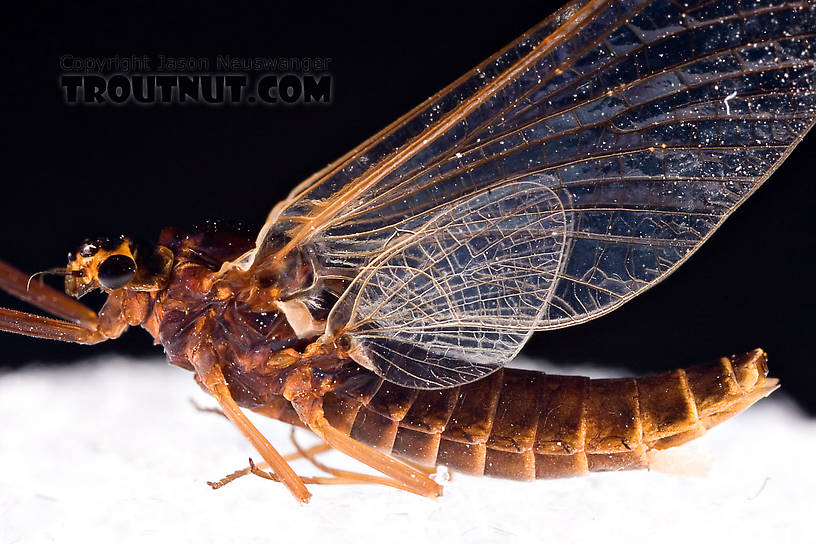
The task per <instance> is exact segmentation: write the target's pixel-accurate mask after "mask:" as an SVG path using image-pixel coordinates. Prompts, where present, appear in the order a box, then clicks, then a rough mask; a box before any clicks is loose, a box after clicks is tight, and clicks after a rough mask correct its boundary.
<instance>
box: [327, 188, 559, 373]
mask: <svg viewBox="0 0 816 544" xmlns="http://www.w3.org/2000/svg"><path fill="white" fill-rule="evenodd" d="M566 221H567V218H566V215H565V213H564V209H563V208H562V205H561V201H560V200H559V199H558V197H557V196H556V195H555V193H553V192H552V191H551V190H550V189H548V188H547V187H546V186H544V185H542V184H540V183H537V182H536V181H535V180H530V181H528V182H514V183H508V184H505V185H502V186H499V187H496V188H493V189H490V190H484V191H481V192H479V193H477V194H475V195H473V196H471V197H470V198H467V199H464V200H462V201H461V202H459V203H457V204H455V205H452V206H449V207H448V208H446V209H445V210H444V211H443V212H441V213H439V214H438V215H436V216H435V217H433V218H432V219H430V220H429V221H426V222H425V223H423V224H422V225H421V226H420V227H419V228H418V229H417V230H416V231H414V232H404V233H401V234H400V235H399V236H398V237H396V238H395V239H394V240H393V241H392V243H391V244H390V245H389V248H388V249H387V250H386V251H385V252H383V254H382V255H381V256H380V257H379V258H377V259H375V260H374V261H373V262H372V263H371V264H370V265H369V266H368V267H366V269H364V270H363V271H362V272H361V273H360V274H359V275H358V276H357V278H356V279H355V280H354V282H353V283H352V284H351V286H350V287H349V288H348V289H347V290H346V291H345V293H344V294H343V296H342V297H341V298H340V300H339V301H338V302H337V304H336V305H335V307H334V310H333V311H332V313H331V315H330V318H329V323H328V327H327V331H328V332H329V334H330V335H332V336H338V335H346V336H347V337H350V338H351V339H352V340H353V342H354V344H355V345H354V350H353V351H355V352H356V356H357V359H358V360H359V362H361V363H362V364H364V365H365V366H367V367H368V368H371V369H372V370H375V371H376V372H377V373H378V374H380V375H381V376H383V377H384V378H386V379H388V380H390V381H392V382H396V383H399V384H403V385H410V386H411V387H415V388H428V387H445V386H451V385H456V384H458V383H462V381H463V379H464V380H466V381H472V380H475V379H478V378H480V377H482V376H484V375H486V374H489V373H490V372H492V371H493V370H495V369H496V368H498V367H499V366H501V365H502V364H503V363H504V362H505V361H508V360H509V359H512V358H513V357H514V356H515V354H516V353H517V352H518V350H519V349H520V347H521V346H522V345H523V343H524V341H525V340H526V339H527V337H528V336H529V334H530V333H531V331H532V330H533V329H534V328H535V326H536V323H538V321H539V320H540V316H541V313H542V312H543V311H544V309H545V308H546V307H547V303H548V299H549V297H550V294H551V293H552V287H553V283H554V282H555V281H556V279H557V278H558V275H559V270H560V267H561V259H562V258H563V256H564V254H565V251H564V249H565V235H566V233H567V232H568V231H569V230H570V229H569V225H567V223H566Z"/></svg>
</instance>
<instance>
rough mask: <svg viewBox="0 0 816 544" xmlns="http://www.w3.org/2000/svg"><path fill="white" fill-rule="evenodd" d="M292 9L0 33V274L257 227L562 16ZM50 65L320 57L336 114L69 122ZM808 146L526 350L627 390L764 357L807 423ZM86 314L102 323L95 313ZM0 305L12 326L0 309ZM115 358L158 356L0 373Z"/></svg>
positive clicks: (61, 10)
mask: <svg viewBox="0 0 816 544" xmlns="http://www.w3.org/2000/svg"><path fill="white" fill-rule="evenodd" d="M302 4H303V5H301V6H294V7H291V6H290V7H283V6H281V5H277V6H270V7H267V8H265V9H258V8H255V7H253V8H248V7H226V6H225V7H221V8H218V9H214V10H206V9H204V8H202V7H200V6H199V5H197V4H190V5H188V6H182V7H177V8H175V11H173V12H171V11H168V8H167V7H166V6H162V7H146V6H145V5H144V4H139V7H133V8H129V9H124V10H120V11H116V10H115V8H112V7H111V5H110V4H106V5H104V6H103V7H99V8H87V7H85V8H79V7H75V6H73V5H71V6H67V5H62V6H59V7H56V6H55V7H52V8H30V9H32V11H31V12H29V13H25V14H17V15H16V16H8V17H4V19H5V20H4V23H3V25H4V26H5V27H6V28H5V29H4V35H5V40H7V44H6V46H5V48H4V51H5V55H4V57H3V67H2V74H0V77H1V78H2V85H0V93H2V94H1V95H0V98H2V104H0V107H2V110H3V116H2V131H3V142H2V148H1V149H2V151H1V152H0V157H2V174H0V175H2V179H3V188H2V193H1V194H2V197H0V198H1V199H2V200H0V255H1V256H2V258H3V259H4V260H6V261H8V262H10V263H13V264H15V265H16V266H18V267H20V268H22V269H23V270H26V271H37V270H42V269H46V268H50V267H54V266H62V265H64V263H65V255H66V253H67V252H68V251H69V250H73V249H75V247H76V246H77V245H78V244H79V243H80V241H81V240H82V239H83V238H84V237H86V236H97V235H115V234H120V233H127V234H129V235H131V236H132V237H134V238H138V239H148V240H150V239H155V237H156V236H157V234H158V232H159V230H160V229H161V227H163V226H166V225H170V224H174V225H181V226H189V225H192V224H193V223H196V222H199V221H202V220H204V219H216V218H220V219H228V220H235V219H239V220H244V221H246V222H248V223H250V224H255V225H258V226H260V225H261V224H262V223H263V220H264V218H265V216H266V214H267V212H268V211H269V210H270V209H271V207H272V205H273V204H274V203H275V202H276V201H277V200H279V199H280V198H281V197H282V196H283V195H284V194H285V193H286V192H287V191H288V189H289V188H291V187H292V186H293V185H294V184H296V183H297V182H299V181H300V180H301V179H303V178H305V177H306V176H307V175H309V174H311V173H312V172H313V171H315V170H317V169H319V168H321V167H322V166H324V165H325V164H326V163H328V162H329V161H331V160H333V159H335V158H337V157H339V156H340V155H341V154H343V153H344V152H345V151H347V150H348V149H350V148H352V147H353V146H355V145H357V144H358V143H360V142H361V141H362V140H364V139H365V138H366V137H368V136H370V135H371V134H373V133H375V132H376V131H378V130H379V129H381V128H382V127H384V126H385V125H386V124H388V123H390V122H391V121H393V120H394V119H395V118H397V117H398V116H399V115H401V114H402V113H404V112H405V111H407V110H408V109H410V108H411V107H413V106H414V105H416V104H418V103H419V102H421V101H422V100H423V99H425V98H426V97H427V96H429V95H430V94H432V93H434V92H435V91H437V90H438V89H440V88H442V87H443V86H445V85H446V84H448V83H449V82H451V81H452V80H453V79H455V78H456V77H458V76H459V75H461V74H462V73H464V72H465V71H467V70H468V69H470V68H471V67H473V66H474V65H476V64H477V63H478V62H480V61H481V60H483V59H484V58H486V57H487V56H489V55H491V54H492V53H493V52H495V51H496V50H498V49H499V48H500V47H502V46H503V45H505V44H506V43H507V42H509V41H511V40H512V39H514V38H515V37H516V36H518V35H519V34H521V33H522V32H523V31H524V30H526V29H527V28H529V27H530V26H532V25H533V24H535V23H536V22H537V21H539V20H540V19H542V18H544V17H545V16H546V15H547V14H548V13H549V12H551V11H552V10H553V9H555V8H556V7H557V3H550V4H549V5H547V4H546V3H538V4H537V5H536V6H535V7H530V6H528V5H526V4H520V3H514V2H509V1H502V2H495V3H493V4H491V5H489V7H488V8H479V9H476V8H475V7H474V5H473V4H470V3H463V4H453V3H451V4H443V3H440V2H435V3H404V4H402V3H400V4H393V5H391V4H388V3H378V4H368V5H366V4H356V5H355V6H342V7H337V6H335V7H330V6H321V5H320V4H316V3H302ZM65 54H72V55H74V56H77V57H85V56H90V57H110V56H114V55H117V54H118V55H120V56H127V55H131V54H136V55H143V54H147V55H153V56H156V55H159V54H164V55H168V56H196V57H202V56H206V57H210V58H211V59H214V58H215V56H216V55H217V54H232V55H237V56H251V57H256V56H257V57H281V56H283V57H329V58H331V59H332V61H331V64H330V70H329V72H330V73H331V75H332V76H333V78H334V81H333V85H334V93H333V101H332V103H331V104H328V105H299V106H290V107H287V106H283V105H278V106H260V105H257V106H240V107H229V106H227V107H211V106H197V105H186V106H181V105H172V106H154V107H140V106H136V105H128V106H123V107H117V106H113V105H104V106H98V107H87V106H68V105H66V104H65V103H64V101H63V98H62V94H61V90H60V88H59V86H58V77H59V74H60V72H61V69H60V67H59V59H60V57H61V56H62V55H65ZM814 136H816V135H811V137H810V138H809V139H807V140H806V141H805V142H804V143H803V144H802V145H801V146H800V147H799V148H798V149H797V150H796V151H795V152H794V153H793V154H792V155H791V157H790V158H789V159H788V160H787V162H786V163H785V164H784V165H783V166H782V167H781V168H780V169H779V170H778V171H777V173H776V174H775V176H774V177H773V178H772V179H771V181H770V182H769V183H767V184H766V185H765V186H764V187H763V188H761V189H760V190H759V191H758V193H757V194H756V195H755V196H754V197H753V198H752V199H751V200H749V201H748V202H747V203H746V204H745V205H744V206H743V207H742V208H740V210H739V211H738V212H736V213H735V214H734V215H733V216H732V217H731V218H730V219H729V220H728V221H727V222H726V224H725V225H724V227H723V228H722V229H721V230H720V232H718V233H717V234H715V235H714V237H713V238H712V239H711V240H710V241H709V242H708V243H707V244H706V245H705V246H704V247H703V248H702V249H700V250H699V251H698V252H697V254H696V255H695V256H694V257H693V258H692V259H691V260H690V261H689V262H688V263H686V264H685V265H684V266H683V267H682V268H681V269H680V270H679V271H678V272H677V273H675V274H674V275H673V276H672V277H670V278H669V279H668V280H667V281H665V282H664V283H662V284H661V285H660V286H659V287H657V288H655V289H652V290H650V291H648V292H647V293H645V294H644V295H642V296H640V297H638V298H637V299H635V300H634V301H633V302H631V303H629V304H626V305H625V306H624V307H622V308H621V309H619V310H617V311H615V312H613V313H611V314H609V315H607V316H605V317H602V318H600V319H597V320H595V321H593V322H591V323H588V324H585V325H582V326H580V327H573V328H567V329H563V330H560V331H553V332H548V333H541V334H537V335H536V336H534V338H533V340H532V341H531V342H530V343H529V344H528V346H527V347H526V348H525V350H526V353H527V354H530V355H533V356H536V357H541V358H546V359H548V360H551V361H554V362H555V363H564V364H567V363H569V364H573V363H581V362H594V363H597V364H601V365H609V366H613V365H614V366H624V367H626V368H627V369H629V370H631V371H632V372H633V373H640V374H642V373H649V372H657V371H662V370H667V369H669V368H673V367H676V366H686V365H689V364H693V363H697V362H701V361H704V360H707V359H711V358H714V357H717V356H720V355H724V354H730V353H734V352H743V351H747V350H749V349H752V348H754V347H763V348H765V349H766V350H767V351H768V352H769V354H770V356H771V359H770V364H771V368H772V371H773V373H774V374H775V375H777V376H778V377H780V378H781V379H782V383H783V385H784V386H785V389H786V390H787V391H788V392H790V393H791V394H793V395H794V396H795V397H796V398H797V399H798V401H799V402H800V403H801V404H802V405H803V406H804V407H806V408H808V410H809V411H811V413H814V412H816V393H815V391H814V385H813V384H814V383H816V365H814V364H813V362H812V360H811V359H812V356H811V353H812V351H811V340H812V339H811V337H810V335H811V334H812V332H811V331H812V329H811V321H810V319H809V313H810V309H811V308H813V294H812V291H813V290H812V288H811V287H810V281H811V276H812V274H811V272H810V271H811V270H812V268H811V267H810V261H811V259H810V257H811V255H810V254H811V242H810V238H809V236H808V234H809V233H808V226H809V208H810V203H811V202H812V197H813V168H814V167H816V161H814V157H813V155H814V151H816V142H815V141H814ZM57 284H58V282H57ZM83 300H86V299H83ZM87 300H88V302H89V303H90V304H91V305H93V306H94V307H98V305H99V304H100V303H101V300H102V299H101V298H100V297H98V296H97V297H96V298H94V297H92V296H91V297H88V298H87ZM0 304H2V305H4V306H12V307H15V308H20V309H27V308H26V306H25V305H24V304H22V303H19V302H16V301H13V300H12V299H10V298H9V297H6V296H3V295H2V294H0ZM111 351H115V352H123V353H130V354H157V353H160V348H157V347H153V346H151V342H150V339H149V337H148V336H147V335H146V334H145V333H144V332H141V331H131V332H130V333H128V334H126V335H125V336H124V337H123V338H121V339H119V340H117V341H116V342H108V343H106V344H102V345H98V346H91V347H88V346H76V345H66V344H61V343H57V342H47V341H43V340H33V339H30V338H23V337H17V336H12V335H7V334H3V335H2V336H0V366H6V367H18V366H21V365H24V364H27V363H30V362H35V361H42V362H64V363H69V362H71V361H75V360H79V359H82V358H87V357H89V356H93V355H97V354H100V353H108V352H111Z"/></svg>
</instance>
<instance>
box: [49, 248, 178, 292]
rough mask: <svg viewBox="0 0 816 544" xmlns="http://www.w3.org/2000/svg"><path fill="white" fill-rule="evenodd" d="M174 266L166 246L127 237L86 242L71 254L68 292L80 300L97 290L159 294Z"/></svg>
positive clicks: (68, 270) (66, 290)
mask: <svg viewBox="0 0 816 544" xmlns="http://www.w3.org/2000/svg"><path fill="white" fill-rule="evenodd" d="M172 267H173V252H172V251H170V250H169V249H168V248H166V247H164V246H160V245H156V246H150V245H142V244H135V243H133V242H132V241H131V240H130V239H129V238H127V237H126V236H118V237H116V238H97V239H93V240H92V239H86V240H85V241H84V242H83V243H82V245H80V246H79V248H78V249H77V251H76V252H75V253H69V254H68V266H67V267H66V268H65V292H66V293H68V294H69V295H71V296H73V297H75V298H80V297H81V296H83V295H85V294H86V293H88V292H90V291H92V290H94V289H102V290H103V291H113V290H116V289H128V290H131V291H159V290H161V289H163V288H164V286H165V285H166V284H167V279H168V278H169V276H170V271H171V269H172Z"/></svg>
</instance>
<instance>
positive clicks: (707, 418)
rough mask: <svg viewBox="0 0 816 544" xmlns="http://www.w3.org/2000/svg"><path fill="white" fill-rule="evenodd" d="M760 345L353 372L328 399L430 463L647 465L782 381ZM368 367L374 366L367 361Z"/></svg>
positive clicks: (553, 470) (331, 412)
mask: <svg viewBox="0 0 816 544" xmlns="http://www.w3.org/2000/svg"><path fill="white" fill-rule="evenodd" d="M765 363H766V355H765V353H764V352H763V351H762V350H754V351H752V352H750V353H746V354H744V355H739V356H733V357H730V358H727V357H724V358H722V359H720V360H718V361H716V362H713V363H709V364H704V365H698V366H694V367H691V368H688V369H686V370H674V371H672V372H666V373H664V374H658V375H654V376H648V377H645V378H637V379H635V378H622V379H600V380H594V379H589V378H584V377H578V376H553V375H548V374H543V373H541V372H532V371H526V370H517V369H509V368H508V369H504V370H499V371H498V372H496V373H494V374H492V375H490V376H488V377H487V378H484V379H482V380H479V381H477V382H474V383H471V384H468V385H465V386H461V387H456V388H452V389H444V390H436V391H417V390H410V389H406V388H403V387H399V386H395V385H393V384H391V383H388V382H383V381H382V380H380V379H356V380H350V381H349V386H348V387H347V388H346V389H345V390H344V391H342V392H339V391H338V392H334V393H332V394H329V395H327V396H326V397H325V398H324V411H325V414H326V417H327V419H328V420H329V422H330V423H331V424H332V425H333V426H335V427H337V428H338V429H340V430H341V431H343V432H345V433H348V434H350V435H351V437H352V438H354V439H356V440H359V441H361V442H364V443H367V444H370V445H373V446H375V447H377V448H379V449H380V450H382V451H385V452H387V453H391V454H393V455H396V456H399V457H403V458H406V459H411V460H414V461H416V462H419V463H421V464H423V465H428V466H433V465H436V464H444V465H447V466H448V467H450V468H451V469H453V470H456V471H459V472H465V473H468V474H475V475H482V474H485V475H490V476H497V477H502V478H512V479H520V480H528V479H533V478H557V477H564V476H577V475H580V474H583V473H586V472H588V471H605V470H625V469H635V468H645V467H646V466H647V460H646V452H647V451H648V450H649V449H663V448H667V447H671V446H676V445H679V444H682V443H684V442H686V441H688V440H691V439H692V438H695V437H697V436H699V435H701V434H703V433H704V432H705V431H706V429H708V428H710V427H712V426H714V425H716V424H718V423H720V422H721V421H723V420H724V419H727V418H728V417H731V416H732V415H734V414H736V413H738V412H740V411H742V410H744V409H745V408H747V407H748V406H750V405H751V404H752V403H754V402H755V401H756V400H758V399H760V398H762V397H764V396H766V395H767V394H769V393H770V392H771V391H773V389H775V388H776V380H774V379H766V375H767V370H768V369H767V366H766V364H765ZM364 372H365V371H364Z"/></svg>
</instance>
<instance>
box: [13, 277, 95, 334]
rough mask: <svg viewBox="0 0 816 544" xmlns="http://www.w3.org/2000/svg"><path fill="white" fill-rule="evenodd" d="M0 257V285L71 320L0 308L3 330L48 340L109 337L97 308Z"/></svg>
mask: <svg viewBox="0 0 816 544" xmlns="http://www.w3.org/2000/svg"><path fill="white" fill-rule="evenodd" d="M29 278H30V276H28V275H26V274H24V273H23V272H21V271H19V270H17V269H16V268H14V267H12V266H9V265H8V264H6V263H4V262H3V261H0V289H2V290H3V291H5V292H7V293H9V294H10V295H12V296H14V297H16V298H18V299H20V300H23V301H25V302H28V303H29V304H32V305H33V306H36V307H37V308H40V309H41V310H45V311H46V312H49V313H51V314H53V315H56V316H58V317H61V318H63V319H65V320H68V321H63V320H60V319H53V318H50V317H44V316H40V315H36V314H30V313H26V312H20V311H17V310H10V309H8V308H0V330H3V331H7V332H13V333H17V334H22V335H25V336H35V337H38V338H46V339H49V340H62V341H64V342H77V343H80V344H96V343H97V342H102V341H104V340H107V337H106V336H105V335H103V334H101V333H100V332H99V331H98V330H97V327H98V320H97V315H96V312H94V311H93V310H91V309H90V308H88V307H87V306H85V305H84V304H82V303H80V302H77V301H76V300H74V299H72V298H71V297H69V296H68V295H66V294H65V293H61V292H60V291H57V290H56V289H52V288H51V287H49V286H47V285H45V284H44V283H41V282H39V281H29Z"/></svg>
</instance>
